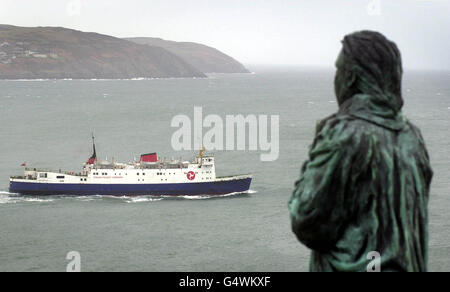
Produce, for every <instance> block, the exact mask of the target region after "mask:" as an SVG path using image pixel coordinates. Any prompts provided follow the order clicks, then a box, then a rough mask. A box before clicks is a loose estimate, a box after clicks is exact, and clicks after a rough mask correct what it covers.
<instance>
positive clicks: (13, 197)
mask: <svg viewBox="0 0 450 292" xmlns="http://www.w3.org/2000/svg"><path fill="white" fill-rule="evenodd" d="M54 200H55V199H54V198H43V197H35V196H33V197H29V196H19V195H18V194H14V193H10V192H3V191H0V204H17V203H48V202H53V201H54Z"/></svg>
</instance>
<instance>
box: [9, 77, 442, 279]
mask: <svg viewBox="0 0 450 292" xmlns="http://www.w3.org/2000/svg"><path fill="white" fill-rule="evenodd" d="M254 71H256V74H231V75H230V74H214V75H211V76H210V78H208V79H153V80H145V79H144V80H82V81H77V80H57V81H54V80H42V81H0V89H1V90H0V137H1V143H0V158H1V159H0V225H1V229H0V271H65V269H66V265H67V264H68V261H67V260H66V254H67V253H68V252H69V251H78V252H79V253H80V254H81V270H82V271H307V270H308V264H309V251H308V250H307V249H306V248H305V247H304V246H302V245H300V244H299V243H298V242H297V240H296V239H295V236H294V235H293V234H292V233H291V231H290V225H289V216H288V211H287V201H288V199H289V196H290V194H291V191H292V188H293V183H294V181H295V179H296V178H297V176H298V175H299V168H300V165H301V163H302V162H303V160H305V159H306V158H307V150H308V146H309V144H310V143H311V141H312V138H313V133H314V128H315V123H316V121H317V120H319V119H320V118H322V117H325V116H327V115H329V114H331V113H333V112H335V111H336V109H337V105H336V103H335V101H334V97H333V87H332V84H333V72H332V71H327V70H318V69H292V68H290V69H286V68H254ZM449 81H450V73H449V72H408V71H407V72H406V73H405V78H404V84H403V94H404V99H405V107H404V112H405V114H406V115H407V116H408V117H409V118H410V120H411V121H412V122H414V123H415V124H416V125H418V126H419V127H420V128H421V130H422V133H423V135H424V137H425V140H426V142H427V146H428V150H429V152H430V155H431V161H432V165H433V168H434V171H435V176H434V179H433V184H432V191H431V199H430V204H429V212H430V242H429V268H430V270H432V271H450V244H449V242H450V232H449V231H450V212H448V211H449V210H450V194H449V190H450V167H449V162H450V161H449V160H450V159H449V158H450V135H449V134H448V133H449V128H450V82H449ZM194 106H202V107H203V114H204V116H205V115H208V114H217V115H219V116H222V117H223V118H225V115H226V114H231V115H237V114H243V115H247V114H255V115H258V114H267V115H271V114H273V115H279V116H280V157H279V159H278V160H276V161H274V162H261V161H260V154H261V152H258V151H216V152H214V154H215V156H216V168H217V173H218V175H229V174H239V173H252V174H253V175H254V180H253V182H252V186H251V189H252V191H251V192H249V193H247V194H231V195H229V196H222V197H209V196H196V197H178V198H169V197H162V198H161V197H152V196H140V197H127V196H123V197H110V196H88V197H68V196H56V197H36V196H30V197H22V196H17V195H15V194H10V193H9V192H8V177H9V175H13V174H20V173H22V171H23V170H22V168H21V167H20V164H21V163H23V162H27V165H28V166H39V167H44V168H52V169H60V168H61V169H64V170H79V169H80V167H81V163H82V162H84V161H85V160H86V159H87V158H88V157H89V156H90V154H91V144H90V142H91V141H90V133H91V132H92V131H94V132H95V134H96V137H97V153H98V155H99V157H101V158H104V157H105V156H107V157H108V158H109V159H111V158H112V157H114V159H116V160H120V161H129V160H132V159H133V158H134V156H136V157H138V156H139V155H140V154H141V153H148V152H153V151H155V152H158V153H159V155H160V156H162V157H168V158H170V157H172V156H173V157H179V156H183V157H184V158H186V159H187V158H191V157H192V155H193V153H192V152H188V151H182V152H175V151H173V150H172V147H171V143H170V139H171V135H172V133H173V132H174V131H175V130H176V129H175V128H171V127H170V122H171V119H172V118H173V116H175V115H177V114H186V115H188V116H190V117H193V109H194Z"/></svg>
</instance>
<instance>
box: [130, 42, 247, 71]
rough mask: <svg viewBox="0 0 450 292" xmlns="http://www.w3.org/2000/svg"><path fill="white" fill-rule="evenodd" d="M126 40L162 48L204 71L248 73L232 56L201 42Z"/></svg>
mask: <svg viewBox="0 0 450 292" xmlns="http://www.w3.org/2000/svg"><path fill="white" fill-rule="evenodd" d="M126 40H129V41H133V42H136V43H138V44H144V45H150V46H155V47H161V48H164V49H166V50H168V51H170V52H172V53H174V54H175V55H177V56H179V57H181V58H182V59H183V60H185V61H186V62H188V63H189V64H191V65H192V66H194V67H195V68H198V69H199V70H200V71H202V72H205V73H249V71H248V70H247V69H246V68H245V67H244V66H243V65H242V64H241V63H239V62H238V61H236V60H235V59H233V58H232V57H230V56H228V55H226V54H224V53H222V52H220V51H218V50H216V49H214V48H211V47H208V46H205V45H202V44H197V43H190V42H174V41H166V40H163V39H160V38H127V39H126Z"/></svg>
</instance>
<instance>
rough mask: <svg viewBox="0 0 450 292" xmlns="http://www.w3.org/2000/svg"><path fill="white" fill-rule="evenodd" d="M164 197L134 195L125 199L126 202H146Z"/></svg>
mask: <svg viewBox="0 0 450 292" xmlns="http://www.w3.org/2000/svg"><path fill="white" fill-rule="evenodd" d="M163 199H164V198H152V197H134V198H129V199H127V200H125V202H126V203H145V202H157V201H161V200H163Z"/></svg>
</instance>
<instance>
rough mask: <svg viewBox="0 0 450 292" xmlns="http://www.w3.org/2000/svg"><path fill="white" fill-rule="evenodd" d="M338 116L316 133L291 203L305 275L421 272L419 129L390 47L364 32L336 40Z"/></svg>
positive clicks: (423, 197)
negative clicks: (374, 264) (406, 110)
mask: <svg viewBox="0 0 450 292" xmlns="http://www.w3.org/2000/svg"><path fill="white" fill-rule="evenodd" d="M338 63H340V64H337V66H338V72H337V74H336V80H335V87H336V94H337V99H338V103H339V111H338V112H337V113H336V114H335V115H333V116H331V117H329V118H327V119H325V120H323V121H322V122H321V123H319V125H318V129H317V133H316V137H315V139H314V142H313V145H312V147H311V150H310V153H309V159H308V160H307V161H306V162H305V163H304V165H303V167H302V170H301V175H300V178H299V179H298V181H297V182H296V184H295V190H294V193H293V194H292V197H291V199H290V201H289V209H290V214H291V222H292V230H293V232H294V233H295V234H296V235H297V238H298V239H299V240H300V241H301V242H302V243H303V244H305V245H306V246H307V247H309V248H310V249H312V255H311V262H310V269H311V271H366V269H367V266H368V264H369V262H370V261H371V260H372V257H371V256H372V255H373V253H370V252H372V251H376V252H378V253H379V254H380V255H381V258H380V262H381V270H382V271H426V270H427V244H428V243H427V242H428V228H427V226H428V222H427V221H428V213H427V204H428V195H429V188H430V183H431V178H432V170H431V167H430V164H429V158H428V154H427V150H426V148H425V144H424V141H423V138H422V136H421V134H420V131H419V129H418V128H416V127H415V126H414V125H412V124H411V123H410V122H409V121H408V120H407V119H406V118H405V117H404V116H403V115H402V113H401V108H402V105H403V100H402V96H401V75H402V67H401V61H400V53H399V51H398V49H397V47H396V46H395V44H394V43H392V42H390V41H388V40H387V39H386V38H385V37H384V36H382V35H381V34H379V33H376V32H370V31H362V32H357V33H354V34H351V35H348V36H346V37H345V38H344V40H343V50H342V52H341V56H340V57H339V60H338Z"/></svg>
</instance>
